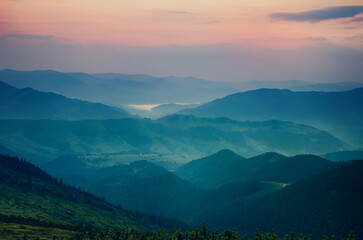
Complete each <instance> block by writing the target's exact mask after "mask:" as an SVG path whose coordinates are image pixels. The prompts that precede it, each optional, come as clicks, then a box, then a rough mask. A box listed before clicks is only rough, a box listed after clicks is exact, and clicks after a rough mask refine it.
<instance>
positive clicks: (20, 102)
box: [0, 82, 131, 120]
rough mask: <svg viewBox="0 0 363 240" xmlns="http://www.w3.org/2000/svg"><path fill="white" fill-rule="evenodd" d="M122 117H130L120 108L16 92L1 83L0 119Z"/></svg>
mask: <svg viewBox="0 0 363 240" xmlns="http://www.w3.org/2000/svg"><path fill="white" fill-rule="evenodd" d="M125 117H131V115H130V114H129V113H128V112H127V111H125V110H123V109H120V108H115V107H109V106H106V105H103V104H100V103H90V102H86V101H80V100H78V99H70V98H66V97H64V96H61V95H58V94H55V93H49V92H39V91H36V90H33V89H31V88H24V89H18V88H15V87H12V86H10V85H8V84H6V83H3V82H0V119H33V120H34V119H53V120H80V119H112V118H125Z"/></svg>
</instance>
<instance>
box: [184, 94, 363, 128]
mask: <svg viewBox="0 0 363 240" xmlns="http://www.w3.org/2000/svg"><path fill="white" fill-rule="evenodd" d="M362 110H363V88H358V89H355V90H351V91H346V92H292V91H289V90H278V89H259V90H254V91H248V92H243V93H236V94H233V95H229V96H227V97H224V98H221V99H217V100H215V101H212V102H210V103H207V104H204V105H201V106H199V107H197V108H194V109H187V110H184V112H185V113H186V114H193V115H196V116H203V117H230V118H232V119H238V120H244V121H246V120H252V121H255V120H258V121H265V120H269V119H279V120H285V121H293V122H302V123H304V122H305V123H314V122H318V121H325V122H327V123H328V124H353V125H358V126H360V125H362V121H360V119H362V117H363V111H362Z"/></svg>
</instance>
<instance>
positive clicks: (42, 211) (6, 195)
mask: <svg viewBox="0 0 363 240" xmlns="http://www.w3.org/2000/svg"><path fill="white" fill-rule="evenodd" d="M0 212H1V213H2V214H6V215H10V214H13V215H18V216H23V217H36V218H39V219H41V220H47V221H53V222H62V223H93V224H95V225H97V226H102V227H105V226H117V225H121V226H125V225H129V226H130V227H131V226H133V227H136V228H140V229H158V228H159V227H164V226H165V227H167V228H169V229H171V228H172V227H177V226H178V224H177V222H173V221H169V220H164V219H157V218H156V217H154V216H148V215H143V214H140V213H135V212H130V211H126V210H124V209H122V208H116V207H115V206H113V205H111V204H109V203H107V202H105V201H103V200H101V199H100V198H96V197H95V196H94V195H91V194H89V193H86V192H83V191H81V190H78V189H76V188H73V187H70V186H67V185H64V184H62V183H60V182H59V181H57V180H56V179H54V178H52V177H50V176H49V175H48V174H47V173H45V172H44V171H43V170H41V169H39V168H38V167H36V166H34V165H32V164H30V163H27V162H25V161H22V160H19V159H17V158H12V157H8V156H4V155H0ZM158 221H160V222H158ZM173 225H174V226H173Z"/></svg>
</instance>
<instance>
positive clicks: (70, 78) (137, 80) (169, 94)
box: [0, 69, 363, 106]
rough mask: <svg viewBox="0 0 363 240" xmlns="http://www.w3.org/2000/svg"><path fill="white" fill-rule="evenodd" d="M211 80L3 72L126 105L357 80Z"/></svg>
mask: <svg viewBox="0 0 363 240" xmlns="http://www.w3.org/2000/svg"><path fill="white" fill-rule="evenodd" d="M222 80H224V79H221V82H211V81H207V80H204V79H199V78H194V77H173V76H169V77H153V76H149V75H145V74H134V75H129V74H119V73H99V74H86V73H64V72H57V71H53V70H42V71H41V70H37V71H15V70H11V69H4V70H1V71H0V81H3V82H5V83H7V84H9V85H11V86H14V87H17V88H28V87H30V88H33V89H35V90H38V91H43V92H54V93H57V94H61V95H64V96H66V97H70V98H77V99H81V100H86V101H90V102H100V103H104V104H107V105H112V106H120V105H126V104H163V103H178V102H179V103H180V102H182V103H189V104H192V103H194V104H195V103H201V102H206V101H211V100H213V99H215V98H220V97H224V96H226V95H229V94H233V93H237V92H241V91H248V90H255V89H260V88H278V89H290V90H293V91H347V90H352V89H355V88H359V87H363V84H361V83H357V82H341V83H310V82H306V81H301V80H287V81H247V82H242V83H232V82H227V81H222Z"/></svg>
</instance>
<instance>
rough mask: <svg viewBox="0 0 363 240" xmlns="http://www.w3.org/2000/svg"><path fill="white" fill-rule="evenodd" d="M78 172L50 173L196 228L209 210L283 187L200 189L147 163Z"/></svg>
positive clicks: (115, 200) (239, 185)
mask: <svg viewBox="0 0 363 240" xmlns="http://www.w3.org/2000/svg"><path fill="white" fill-rule="evenodd" d="M225 151H226V150H225ZM71 160H72V158H70V159H69V161H71ZM73 160H74V159H73ZM77 169H79V170H80V171H79V172H80V173H79V174H77V173H75V172H73V169H72V168H71V167H69V172H68V173H65V171H64V169H59V171H55V170H53V174H54V175H57V176H58V177H60V178H62V179H63V181H64V182H66V183H69V184H72V185H74V186H81V187H82V188H83V189H86V190H87V191H90V192H92V193H94V194H96V195H97V196H100V197H101V196H102V197H105V198H106V200H108V201H110V202H112V203H114V204H121V206H123V207H125V208H127V209H132V210H138V211H141V212H147V213H151V214H157V215H162V216H166V217H172V218H178V219H180V220H183V221H188V222H189V223H192V224H195V225H200V223H201V222H195V221H194V219H195V218H197V217H198V216H199V215H202V214H207V213H208V212H210V211H211V210H212V209H214V210H216V209H229V208H230V206H235V204H238V205H241V204H243V203H244V202H245V201H248V200H249V199H251V198H253V197H255V196H258V195H261V194H263V193H266V192H269V191H273V190H276V189H279V188H281V187H283V184H278V183H267V182H261V181H259V180H248V181H245V182H235V183H231V184H227V185H224V186H221V187H219V188H215V189H208V190H207V189H200V188H198V186H195V185H192V184H190V183H188V182H187V181H184V180H182V179H181V178H179V177H178V176H176V175H175V174H173V173H171V172H169V171H167V170H166V169H164V168H162V167H159V166H157V165H155V164H153V163H150V162H147V161H137V162H132V163H130V164H123V165H115V166H111V167H102V168H98V169H95V168H93V169H92V170H91V171H89V172H88V173H86V171H85V170H86V169H87V168H86V167H84V169H83V170H82V169H80V168H77ZM87 170H90V169H87ZM62 173H63V174H62ZM226 174H228V173H226ZM202 222H203V221H202Z"/></svg>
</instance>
